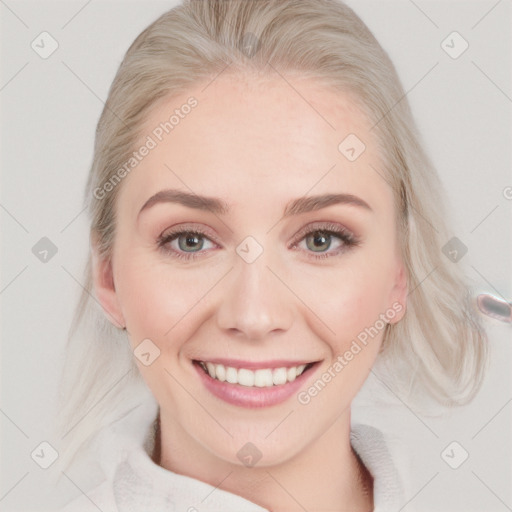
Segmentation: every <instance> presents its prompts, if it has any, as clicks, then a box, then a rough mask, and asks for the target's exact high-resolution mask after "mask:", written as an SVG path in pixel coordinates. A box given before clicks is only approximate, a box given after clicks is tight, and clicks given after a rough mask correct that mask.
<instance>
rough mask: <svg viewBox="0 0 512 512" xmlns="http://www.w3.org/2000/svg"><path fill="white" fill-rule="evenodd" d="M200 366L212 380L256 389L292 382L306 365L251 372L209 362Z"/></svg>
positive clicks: (201, 363)
mask: <svg viewBox="0 0 512 512" xmlns="http://www.w3.org/2000/svg"><path fill="white" fill-rule="evenodd" d="M200 365H201V367H202V368H203V370H204V371H205V372H206V373H208V375H210V377H211V378H212V379H217V380H219V381H221V382H225V381H226V382H229V383H230V384H240V385H241V386H246V387H257V388H268V387H271V386H282V385H283V384H286V383H287V382H293V381H294V380H295V379H296V378H297V377H298V376H299V375H301V374H302V372H303V371H304V369H305V368H306V365H305V364H302V365H300V366H292V367H291V368H284V367H283V368H275V369H271V368H265V369H260V370H256V371H252V370H247V369H246V368H240V369H236V368H232V367H231V366H224V365H222V364H214V363H210V362H207V363H203V362H200Z"/></svg>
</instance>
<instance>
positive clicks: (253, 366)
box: [194, 357, 317, 370]
mask: <svg viewBox="0 0 512 512" xmlns="http://www.w3.org/2000/svg"><path fill="white" fill-rule="evenodd" d="M194 361H199V362H203V363H213V364H222V365H223V366H228V367H231V368H237V369H240V368H245V369H247V370H258V369H264V368H271V369H274V368H291V367H293V366H301V365H303V364H304V365H307V364H310V363H316V362H317V360H313V359H303V360H294V361H292V360H290V359H272V360H269V361H244V360H241V359H226V358H217V357H213V358H211V359H210V358H201V359H194Z"/></svg>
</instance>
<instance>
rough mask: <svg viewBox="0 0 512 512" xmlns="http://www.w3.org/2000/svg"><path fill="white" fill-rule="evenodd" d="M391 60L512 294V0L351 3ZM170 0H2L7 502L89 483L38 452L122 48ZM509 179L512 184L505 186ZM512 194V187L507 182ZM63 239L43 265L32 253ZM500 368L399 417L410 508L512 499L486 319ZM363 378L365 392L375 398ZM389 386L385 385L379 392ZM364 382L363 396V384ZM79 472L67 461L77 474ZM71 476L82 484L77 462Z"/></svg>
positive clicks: (466, 237) (34, 499)
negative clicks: (409, 455) (450, 409)
mask: <svg viewBox="0 0 512 512" xmlns="http://www.w3.org/2000/svg"><path fill="white" fill-rule="evenodd" d="M347 3H348V4H349V5H350V6H352V7H353V8H354V10H355V11H356V12H357V13H358V14H359V15H360V16H361V17H362V19H363V20H364V21H365V22H366V23H367V24H368V26H369V27H370V29H371V30H372V31H373V32H374V34H375V35H376V37H377V38H378V39H379V41H380V42H381V44H382V45H383V46H384V48H385V49H386V50H387V51H388V52H389V54H390V56H391V58H392V59H393V61H394V62H395V64H396V66H397V69H398V72H399V75H400V77H401V79H402V82H403V84H404V88H405V90H406V91H408V94H407V98H408V100H409V101H410V102H411V105H412V108H413V111H414V114H415V116H416V119H417V122H418V125H419V128H420V130H421V132H422V135H423V139H424V144H425V146H426V148H427V150H428V152H429V154H430V155H431V158H432V159H433V161H434V163H435V165H436V166H437V168H438V170H439V173H440V175H441V178H442V180H443V183H444V184H445V186H446V189H447V191H448V194H449V199H450V207H451V211H452V215H453V219H454V221H453V227H454V233H453V234H454V236H457V237H458V238H460V239H461V240H462V241H463V242H464V243H465V245H467V247H468V254H467V255H466V256H465V257H464V258H463V259H462V260H461V261H460V262H459V263H458V265H462V266H463V267H464V269H465V271H466V273H467V274H468V276H469V278H470V279H471V281H472V283H473V285H474V286H475V287H476V290H477V291H486V292H490V293H493V294H496V295H498V294H500V295H502V296H504V297H507V298H508V299H509V300H512V290H511V284H512V283H511V268H510V267H511V261H512V258H511V254H512V251H511V231H510V226H511V210H512V200H510V199H507V198H506V197H505V193H504V191H505V190H506V187H511V186H512V175H511V150H510V147H511V122H510V121H511V115H510V114H511V107H512V99H511V98H512V93H511V87H510V85H511V77H510V70H511V66H510V61H511V55H510V54H511V37H510V34H511V12H512V2H511V1H510V0H501V1H496V0H478V1H476V0H471V1H467V0H465V1H462V0H461V1H446V0H445V1H432V0H415V2H412V1H409V0H395V1H387V0H380V1H361V0H359V1H356V0H350V1H348V2H347ZM174 4H175V2H162V1H145V2H143V1H140V0H139V1H105V0H101V1H100V0H92V1H89V2H86V1H80V2H75V1H59V2H51V1H37V2H36V1H32V2H24V1H14V0H5V1H4V0H1V1H0V15H1V27H2V28H1V44H2V61H1V78H0V101H1V166H2V179H1V187H2V188H1V198H0V206H1V207H0V222H1V226H2V230H1V237H2V244H1V247H2V251H1V258H2V265H1V276H0V300H1V308H2V309H1V311H2V324H1V325H2V329H1V331H2V344H1V387H2V389H1V396H0V429H1V443H2V444H1V447H2V454H1V457H0V462H1V466H0V471H1V473H0V510H28V509H29V507H35V506H36V504H39V505H41V506H45V507H53V506H55V505H56V504H57V503H60V502H62V501H64V500H66V499H70V498H71V497H73V496H76V495H78V494H79V493H80V491H79V490H78V488H77V487H76V486H74V485H73V484H72V483H71V481H68V483H67V484H66V483H64V485H62V486H61V487H60V488H59V489H57V490H56V489H52V488H49V485H48V483H47V472H48V471H50V470H46V471H45V470H43V469H41V468H39V467H38V466H37V465H36V464H35V463H34V462H33V460H32V459H31V458H30V453H31V452H32V450H33V449H34V448H35V447H36V446H37V445H39V443H40V442H41V441H48V442H50V443H51V444H52V445H53V446H55V447H56V448H57V450H58V447H59V439H57V438H55V435H54V434H53V433H52V431H51V428H50V426H51V422H52V418H53V417H54V415H55V413H56V411H55V395H56V390H57V384H58V377H59V371H60V368H61V365H62V354H63V347H64V343H65V339H66V333H67V329H68V326H69V322H70V319H71V315H72V311H73V308H74V305H75V302H76V299H77V297H78V293H79V291H80V285H79V283H78V282H77V281H80V279H81V275H82V268H83V264H84V262H85V254H86V251H87V249H88V239H87V223H86V215H85V214H84V213H83V212H82V195H83V188H84V184H85V181H86V176H87V172H88V167H89V164H90V162H91V157H92V147H93V135H94V130H95V125H96V122H97V120H98V117H99V115H100V112H101V109H102V107H103V102H104V100H105V99H106V97H107V91H108V88H109V86H110V83H111V81H112V79H113V77H114V74H115V72H116V70H117V67H118V65H119V63H120V61H121V59H122V56H123V54H124V52H125V51H126V49H127V48H128V46H129V44H130V43H131V42H132V41H133V39H134V38H135V37H136V35H138V34H139V32H140V31H141V30H142V29H143V28H145V27H146V26H147V25H148V24H149V23H150V22H152V21H153V20H154V19H156V17H157V16H159V15H160V14H162V13H163V12H164V11H165V10H167V9H168V8H170V7H171V6H172V5H174ZM43 31H47V32H49V33H50V34H51V35H52V36H53V37H54V38H55V39H56V40H57V41H58V44H59V48H58V49H57V51H56V52H55V53H54V54H52V55H51V56H50V57H49V58H48V59H42V58H41V57H40V56H39V55H38V54H36V52H35V51H34V50H33V49H32V48H31V42H32V41H33V40H34V39H35V38H36V37H37V36H38V35H39V34H40V33H41V32H43ZM453 31H458V32H459V33H460V34H461V35H462V36H463V37H464V38H465V39H466V40H467V41H468V43H469V49H468V50H467V51H466V52H465V53H464V54H463V55H461V56H460V57H459V58H458V59H452V58H451V57H450V56H448V55H447V54H446V53H445V52H444V51H443V49H442V48H441V42H442V41H443V40H444V39H445V38H446V37H447V36H448V35H449V34H450V33H451V32H453ZM509 190H510V189H509ZM508 197H510V195H509V196H508ZM44 236H46V237H48V238H50V239H51V240H52V242H53V243H54V244H55V245H56V246H57V248H58V253H57V254H56V255H55V256H54V257H53V258H52V259H51V260H50V261H48V262H47V263H42V262H41V261H39V260H38V259H37V258H36V257H35V256H34V255H33V254H32V252H31V249H32V247H33V246H34V245H35V244H36V242H38V240H40V239H41V238H42V237H44ZM485 325H486V326H487V328H488V332H489V337H490V343H491V345H492V350H493V358H492V363H491V370H490V372H489V374H488V377H487V381H486V383H485V386H484V388H483V390H482V392H481V393H480V395H479V396H478V397H477V399H476V400H475V401H474V402H473V403H472V404H471V405H470V406H468V407H465V408H462V409H459V410H457V411H454V413H453V414H452V415H451V416H450V417H444V418H440V419H428V420H425V419H420V418H418V417H416V416H415V415H414V414H412V413H411V412H409V411H407V410H406V411H405V413H404V414H403V417H401V418H399V419H398V418H394V417H388V418H382V419H381V420H382V425H383V428H384V426H385V425H386V424H388V423H390V422H394V423H395V427H394V428H396V424H397V422H398V421H399V422H401V424H402V425H403V429H404V432H409V433H411V435H417V436H419V437H421V438H422V442H421V443H419V444H418V445H417V446H416V447H415V448H414V453H413V455H414V457H415V460H417V468H416V469H417V472H416V473H417V475H415V478H417V493H416V494H413V495H411V496H410V497H409V498H410V501H409V502H408V503H407V504H404V508H403V509H402V510H404V511H405V512H407V511H409V510H412V509H413V508H415V509H417V510H428V511H430V512H432V511H434V510H450V511H454V510H465V511H470V510H472V511H484V510H485V511H487V512H489V511H506V510H512V494H511V493H512V491H511V482H512V471H511V459H512V453H511V452H512V450H511V430H512V429H511V424H512V422H511V411H512V387H511V378H510V368H511V366H510V365H511V363H512V357H511V348H512V340H511V332H512V328H511V326H506V325H505V324H500V323H499V322H497V321H495V320H491V319H486V320H485ZM372 386H373V387H378V383H376V382H371V378H370V381H369V382H368V385H367V386H365V390H363V392H362V393H361V396H360V399H359V403H360V405H361V416H364V414H365V412H364V411H365V410H366V409H365V407H364V405H367V404H371V393H369V392H368V390H370V389H373V388H372ZM381 392H382V390H381ZM365 393H366V395H365ZM453 440H457V441H458V442H459V443H461V445H463V446H464V447H465V449H466V450H467V451H468V452H469V454H470V457H469V459H468V461H466V462H465V463H464V465H462V466H461V467H460V468H459V469H457V470H453V469H451V468H450V467H448V466H447V465H446V463H445V462H444V461H443V460H442V458H441V457H440V453H441V451H442V450H443V449H444V448H445V447H446V446H447V445H448V444H449V443H450V442H451V441H453ZM71 476H72V475H71ZM75 484H76V485H78V486H79V487H81V488H82V489H85V488H86V487H87V483H86V482H84V481H81V480H79V477H78V476H76V480H75Z"/></svg>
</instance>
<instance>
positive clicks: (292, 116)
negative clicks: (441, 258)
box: [93, 76, 407, 512]
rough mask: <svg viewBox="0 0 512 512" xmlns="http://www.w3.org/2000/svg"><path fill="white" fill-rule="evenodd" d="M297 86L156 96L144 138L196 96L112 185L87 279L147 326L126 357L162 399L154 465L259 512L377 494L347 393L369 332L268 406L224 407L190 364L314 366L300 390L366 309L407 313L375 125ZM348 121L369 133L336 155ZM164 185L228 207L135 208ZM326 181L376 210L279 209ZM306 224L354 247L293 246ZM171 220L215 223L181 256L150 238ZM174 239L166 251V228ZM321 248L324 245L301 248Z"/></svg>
mask: <svg viewBox="0 0 512 512" xmlns="http://www.w3.org/2000/svg"><path fill="white" fill-rule="evenodd" d="M294 85H295V86H296V87H297V88H298V90H300V93H301V95H302V96H303V97H304V98H305V99H307V101H305V100H304V99H303V97H301V96H299V95H298V94H297V93H295V92H294V91H293V89H291V88H290V86H289V85H288V84H287V83H286V82H285V81H283V80H282V79H281V78H279V77H277V78H276V77H274V78H268V80H264V81H260V80H251V79H243V78H242V77H236V78H234V77H230V76H226V77H219V78H217V80H215V81H214V82H213V83H212V84H210V85H209V86H208V87H207V88H206V89H205V84H202V85H201V86H200V87H199V86H198V87H197V88H194V89H191V90H190V91H188V92H187V94H186V95H183V96H180V97H174V98H165V100H163V101H161V102H159V103H158V105H157V106H156V108H154V109H153V110H152V111H151V113H150V115H149V116H148V118H147V123H146V125H145V127H144V129H143V131H142V133H143V137H142V139H141V140H144V139H145V137H146V136H147V135H148V134H151V131H152V130H153V129H154V128H155V127H156V126H158V125H159V123H160V122H162V121H164V120H165V119H167V118H168V116H169V114H168V112H171V111H172V110H174V109H175V108H179V107H180V106H181V105H183V104H184V103H185V102H186V101H187V99H188V98H189V97H190V96H194V97H195V98H197V100H198V106H197V107H196V108H195V109H194V110H193V111H192V112H191V113H190V114H189V115H188V116H187V117H186V118H185V119H183V120H181V122H180V124H179V126H177V127H176V128H175V129H174V130H173V131H172V133H171V134H169V135H167V136H166V137H165V138H164V140H163V141H162V142H161V143H159V144H158V146H157V147H156V148H155V149H153V150H152V151H151V152H150V153H149V155H148V156H147V157H145V159H144V160H143V161H142V162H141V163H140V164H139V165H138V166H137V168H136V169H135V170H133V171H132V172H131V173H130V174H129V175H128V177H126V178H125V179H124V181H123V182H122V184H121V186H122V188H121V190H120V194H119V197H118V202H117V205H116V213H117V232H116V237H115V242H114V246H113V253H112V258H111V259H110V260H102V259H100V258H99V257H98V256H97V254H96V253H95V257H94V267H93V268H94V282H95V289H96V294H97V297H98V299H99V300H100V301H101V303H102V305H103V308H104V309H105V311H106V313H107V314H108V316H109V318H110V319H112V318H113V319H115V322H116V323H117V324H118V325H120V326H126V327H127V330H128V332H129V337H130V342H131V345H132V347H133V348H135V347H136V346H137V345H138V344H139V343H140V342H141V341H142V340H144V339H146V338H149V339H151V340H152V342H153V343H154V344H155V345H157V346H158V348H159V349H160V351H161V354H160V357H158V358H157V359H156V360H155V361H154V362H153V363H152V364H151V365H150V366H147V367H146V366H144V365H142V364H140V363H139V362H138V361H137V363H138V366H139V368H140V371H141V373H142V376H143V378H144V380H145V381H146V383H147V385H148V386H149V388H150V389H151V391H152V392H153V394H154V395H155V397H156V399H157V401H158V403H159V405H160V416H161V431H162V434H161V458H160V461H159V463H160V465H161V466H163V467H164V468H167V469H169V470H172V471H174V472H177V473H181V474H185V475H189V476H192V477H194V478H197V479H199V480H202V481H205V482H207V483H210V484H211V485H213V486H217V485H219V483H220V482H222V483H221V484H220V489H223V490H226V491H230V492H233V493H235V494H238V495H241V496H243V497H244V498H246V499H249V500H251V501H253V502H255V503H257V504H258V505H260V506H263V507H265V508H267V509H269V510H272V511H278V512H279V511H296V510H303V508H305V509H306V510H316V511H320V510H324V511H327V510H329V511H333V510H351V511H363V510H364V511H367V510H369V509H371V508H372V501H373V496H372V492H370V493H369V495H365V494H364V477H365V476H366V478H368V476H369V475H368V473H366V475H365V468H364V467H361V464H360V463H359V462H358V460H357V458H356V456H355V454H354V452H353V450H352V449H351V446H350V440H349V434H350V404H351V401H352V399H353V398H354V397H355V395H356V394H357V392H358V391H359V389H360V387H361V386H362V384H363V383H364V381H365V379H366V378H367V376H368V373H369V371H370V369H371V367H372V365H373V364H374V362H375V359H376V357H377V355H378V352H379V349H380V347H381V343H382V335H383V330H382V331H379V334H378V335H377V336H375V337H374V338H373V339H371V342H370V343H368V345H367V346H366V347H364V349H363V350H362V351H361V352H359V353H358V354H357V356H355V357H354V359H353V360H352V361H350V363H349V364H347V366H346V367H344V369H343V371H342V372H340V373H338V374H337V375H336V377H335V378H334V379H332V381H331V382H330V383H329V384H328V385H327V386H326V387H325V388H324V389H323V390H322V391H321V392H320V393H319V394H318V395H317V396H316V397H314V399H312V400H311V402H310V403H309V404H307V405H302V404H300V403H299V402H298V400H297V396H295V395H294V396H292V397H291V398H290V399H288V400H287V401H285V402H284V403H281V404H278V405H275V406H272V407H267V408H259V409H247V408H242V407H237V406H234V405H231V404H227V403H225V402H224V401H222V400H220V399H218V398H217V397H215V396H213V395H211V394H210V392H209V391H207V390H206V388H205V387H204V385H203V383H202V382H201V379H200V378H199V376H198V374H197V371H196V369H195V367H194V366H193V365H192V360H193V359H201V360H209V359H212V358H214V357H231V358H234V359H244V360H255V361H267V360H272V359H292V360H308V361H320V363H319V365H318V366H317V367H316V369H315V371H314V373H313V374H310V376H309V377H308V379H307V380H306V381H305V383H304V385H303V386H302V388H301V390H306V389H307V388H308V387H309V386H311V384H312V383H313V382H314V381H315V380H316V379H317V378H319V376H320V375H321V374H322V373H323V372H324V371H326V370H327V369H328V368H329V367H331V366H332V365H333V363H334V362H335V361H336V359H337V357H338V356H339V355H340V354H344V353H345V352H346V350H348V348H349V347H350V345H351V343H352V341H353V340H354V339H355V338H356V337H357V335H358V334H359V333H360V332H361V331H363V330H364V328H365V327H369V326H372V325H374V324H375V322H376V320H377V319H378V318H379V315H380V314H382V313H385V312H386V311H387V310H388V309H390V308H392V305H393V304H396V303H400V304H402V306H403V308H402V311H401V312H400V313H398V314H396V316H395V317H394V318H393V319H392V320H391V321H390V323H394V322H397V321H399V320H400V319H401V318H402V317H403V314H404V313H405V305H406V301H405V297H406V289H407V286H406V280H405V277H404V267H403V264H402V261H401V259H400V256H399V250H398V245H397V232H396V226H395V222H394V219H395V212H394V203H393V195H392V191H391V189H390V188H389V186H388V185H387V184H386V182H385V181H384V180H383V179H382V178H381V177H380V176H379V174H378V173H376V172H375V170H374V169H372V167H371V166H373V167H374V168H375V169H379V168H382V162H381V159H380V156H379V154H378V153H377V149H376V148H377V144H376V141H375V140H374V139H373V134H372V133H371V132H370V126H371V125H370V123H369V122H368V120H367V119H366V117H365V116H364V115H363V114H362V113H361V111H360V110H359V109H358V108H357V106H356V105H355V103H354V101H353V100H352V99H351V98H350V97H349V96H348V95H347V94H342V93H340V92H334V91H332V90H330V89H327V88H325V87H324V86H322V85H321V84H319V83H316V82H314V81H311V80H306V79H303V80H298V79H297V80H295V82H294ZM327 121H328V122H327ZM329 123H330V124H331V125H332V126H330V125H329ZM350 133H354V134H357V136H358V138H359V139H361V140H362V141H364V143H365V144H366V151H365V152H364V153H363V154H362V155H361V156H360V157H359V158H358V159H357V160H356V161H354V162H350V161H348V160H347V159H346V158H345V156H344V155H342V154H341V153H340V151H339V150H338V145H339V144H340V142H341V141H342V140H343V139H344V138H345V137H346V136H347V135H348V134H350ZM333 166H334V167H333ZM330 169H331V170H330ZM329 170H330V171H329ZM169 188H176V189H179V190H184V191H188V192H190V191H193V192H194V193H196V194H199V195H205V196H210V197H216V198H221V199H222V200H224V201H225V202H226V203H227V204H228V205H230V211H229V213H227V214H226V215H215V214H213V213H210V212H206V211H200V210H196V209H190V208H186V207H184V206H182V205H178V204H172V203H166V204H163V203H159V204H157V205H154V206H153V207H151V208H148V209H146V210H145V211H144V212H143V213H141V214H140V216H139V217H138V214H139V210H140V209H141V207H142V206H143V205H144V203H145V202H146V201H147V200H148V198H149V197H151V196H152V195H153V194H155V193H156V192H158V191H161V190H164V189H169ZM324 193H350V194H354V195H356V196H358V197H360V198H361V199H363V200H364V201H366V202H367V203H368V204H369V205H370V207H371V209H372V211H368V210H365V209H363V208H359V207H357V206H354V205H350V204H337V205H331V206H329V207H327V208H324V209H321V210H317V211H312V212H307V213H303V214H300V215H298V216H291V217H288V218H285V219H283V218H282V217H283V211H284V209H285V207H286V205H287V204H288V203H289V202H290V201H292V200H293V199H296V198H299V197H302V196H304V195H316V194H324ZM317 221H320V222H330V223H334V224H336V225H339V226H342V227H345V228H346V229H348V230H349V231H351V232H352V233H354V234H356V235H357V236H358V237H359V238H360V240H361V243H360V245H359V246H355V247H352V248H350V249H348V250H346V251H344V252H341V253H340V254H338V255H335V253H336V251H337V249H338V247H339V246H340V244H343V242H341V241H339V240H338V239H336V238H332V239H331V247H328V248H325V246H324V247H320V248H319V249H316V250H315V247H314V246H312V244H311V242H310V245H309V246H308V245H307V241H306V238H305V237H304V236H303V237H302V238H301V239H299V240H295V237H296V235H297V233H299V230H301V229H302V228H303V227H307V226H308V225H311V224H312V223H314V222H317ZM178 225H183V226H185V225H186V228H190V227H192V228H203V229H205V230H207V233H208V234H211V235H212V236H207V238H205V239H203V240H204V245H203V246H202V247H201V246H200V244H198V245H197V246H195V249H194V246H192V248H191V249H190V250H191V251H193V250H195V251H196V253H197V251H199V257H197V258H196V259H195V260H190V261H185V260H180V259H177V258H175V257H172V256H171V253H169V252H165V250H162V248H159V247H158V243H157V240H158V237H159V235H161V234H162V233H163V232H164V231H166V230H167V231H169V227H171V226H178ZM191 225H192V226H191ZM247 236H252V237H254V238H255V239H256V240H257V242H258V243H259V244H260V245H261V247H262V248H263V253H262V254H261V256H259V258H257V259H256V260H255V261H254V262H253V263H250V264H249V263H247V262H246V261H244V259H242V258H241V257H240V256H239V255H238V254H237V252H236V248H237V246H238V245H239V244H240V243H241V242H242V241H243V240H244V239H245V238H246V237H247ZM213 237H215V238H213ZM310 238H312V236H310ZM300 240H301V241H300ZM294 241H295V242H297V243H298V249H295V250H293V249H291V248H290V246H291V245H292V242H294ZM169 245H170V244H168V246H169ZM172 247H173V248H174V249H175V250H178V251H179V250H180V248H179V246H178V241H177V240H175V241H174V242H172ZM182 247H183V246H182ZM311 247H312V248H311ZM93 250H94V251H95V249H94V247H93ZM201 251H202V252H201ZM322 252H323V253H330V254H332V256H331V257H328V258H325V259H314V258H313V257H312V256H315V254H316V255H318V254H321V253H322ZM308 254H309V255H310V257H308ZM191 396H192V397H193V398H191ZM288 415H289V416H288ZM285 418H286V419H285ZM247 442H251V443H253V444H254V445H255V446H257V448H258V449H259V450H260V452H261V453H262V458H261V460H260V461H259V462H258V463H257V464H256V466H255V467H252V468H247V467H245V466H243V464H242V463H241V461H240V460H239V459H238V458H237V455H236V454H237V452H238V450H240V448H241V447H242V446H244V445H245V444H246V443H247ZM361 474H362V476H361ZM228 475H229V476H228ZM370 485H371V479H370ZM299 504H300V505H299Z"/></svg>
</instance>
